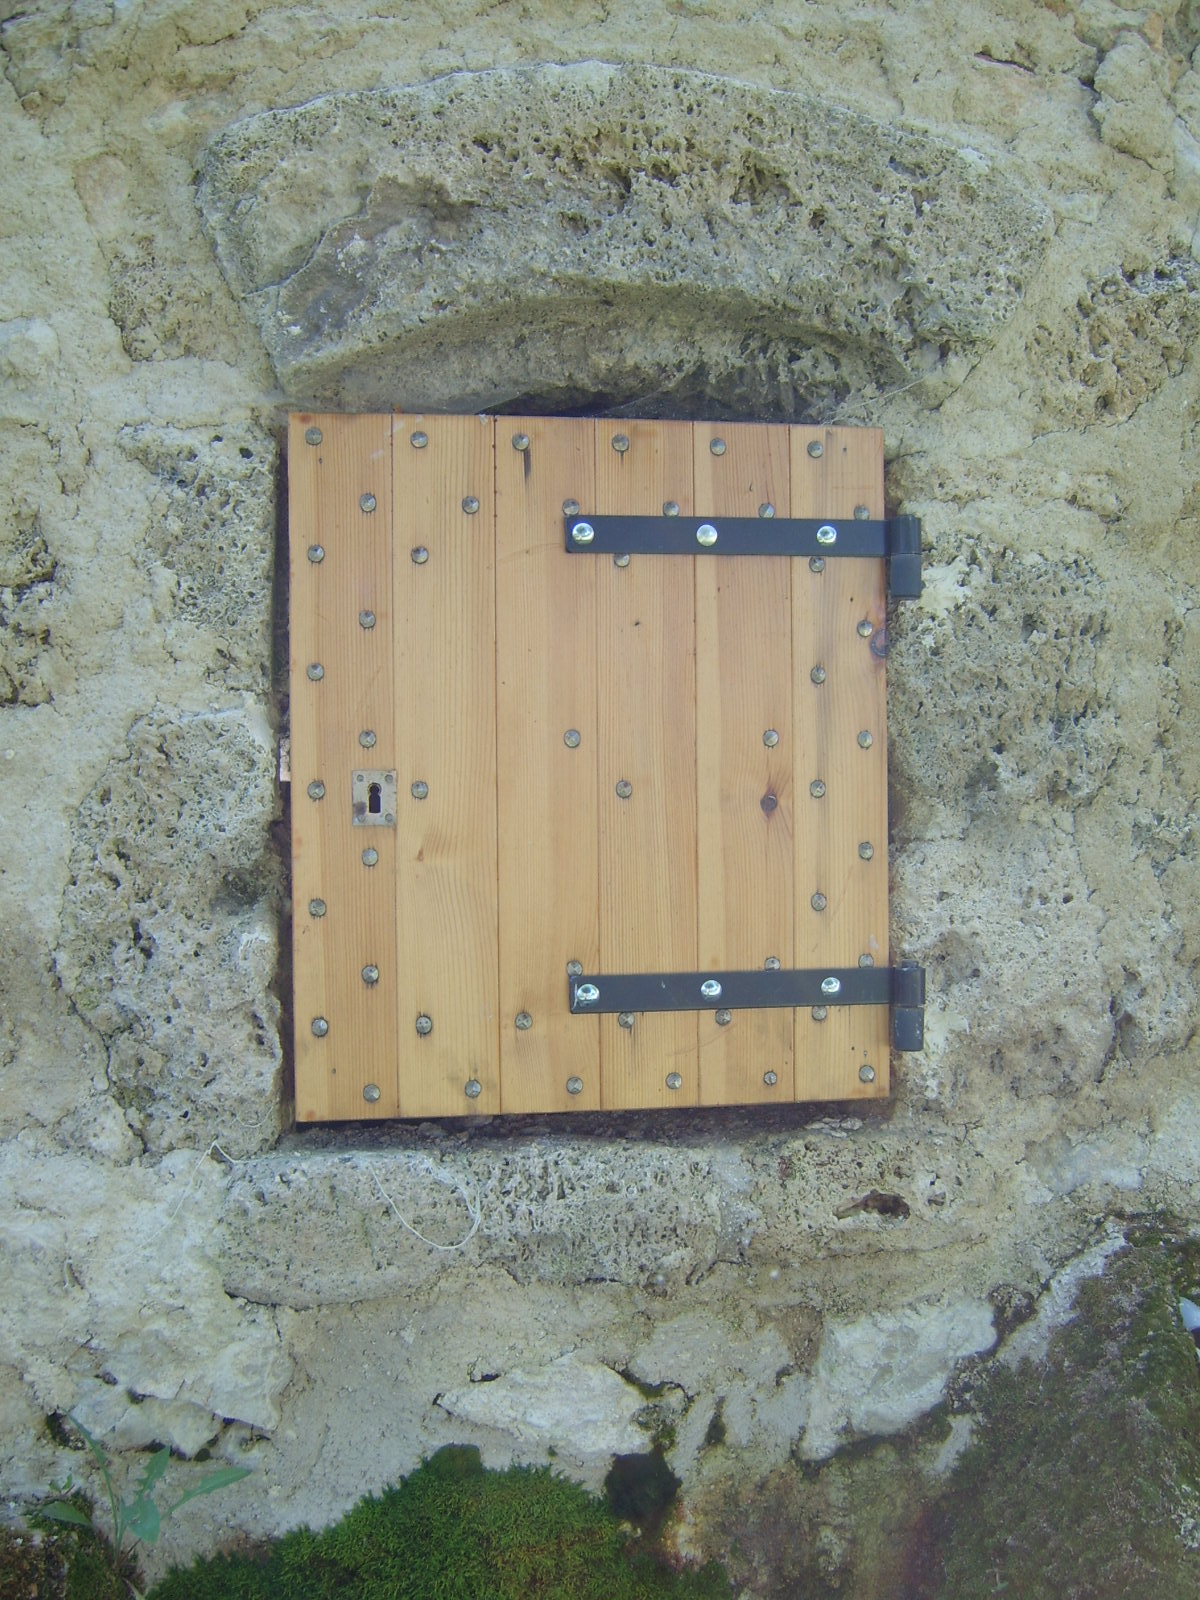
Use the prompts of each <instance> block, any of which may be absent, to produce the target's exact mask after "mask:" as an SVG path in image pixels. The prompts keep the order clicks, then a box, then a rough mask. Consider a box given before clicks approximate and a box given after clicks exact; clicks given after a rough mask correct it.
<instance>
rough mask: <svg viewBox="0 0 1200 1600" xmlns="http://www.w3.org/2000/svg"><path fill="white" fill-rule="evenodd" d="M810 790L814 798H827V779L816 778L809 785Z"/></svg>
mask: <svg viewBox="0 0 1200 1600" xmlns="http://www.w3.org/2000/svg"><path fill="white" fill-rule="evenodd" d="M808 792H809V794H810V795H812V797H813V799H814V800H823V799H824V798H825V781H824V779H823V778H814V779H813V781H812V782H811V783H810V784H809V786H808Z"/></svg>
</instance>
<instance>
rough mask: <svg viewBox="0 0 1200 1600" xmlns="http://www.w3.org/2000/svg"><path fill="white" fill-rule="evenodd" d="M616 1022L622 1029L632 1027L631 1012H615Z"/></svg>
mask: <svg viewBox="0 0 1200 1600" xmlns="http://www.w3.org/2000/svg"><path fill="white" fill-rule="evenodd" d="M617 1022H618V1023H619V1025H620V1026H621V1027H622V1028H632V1027H633V1012H632V1011H618V1012H617Z"/></svg>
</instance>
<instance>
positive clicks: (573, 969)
mask: <svg viewBox="0 0 1200 1600" xmlns="http://www.w3.org/2000/svg"><path fill="white" fill-rule="evenodd" d="M567 977H568V978H582V977H583V962H582V961H568V962H567Z"/></svg>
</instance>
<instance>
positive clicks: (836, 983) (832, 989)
mask: <svg viewBox="0 0 1200 1600" xmlns="http://www.w3.org/2000/svg"><path fill="white" fill-rule="evenodd" d="M841 992H842V982H841V979H840V978H822V979H821V993H822V994H841Z"/></svg>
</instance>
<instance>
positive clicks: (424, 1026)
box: [416, 1011, 433, 1039]
mask: <svg viewBox="0 0 1200 1600" xmlns="http://www.w3.org/2000/svg"><path fill="white" fill-rule="evenodd" d="M416 1026H417V1032H418V1033H419V1034H420V1035H421V1037H422V1039H427V1038H428V1037H429V1035H430V1034H431V1033H432V1032H433V1018H432V1017H427V1016H426V1015H425V1013H424V1012H423V1011H422V1013H421V1015H420V1016H419V1017H418V1018H417V1024H416Z"/></svg>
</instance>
